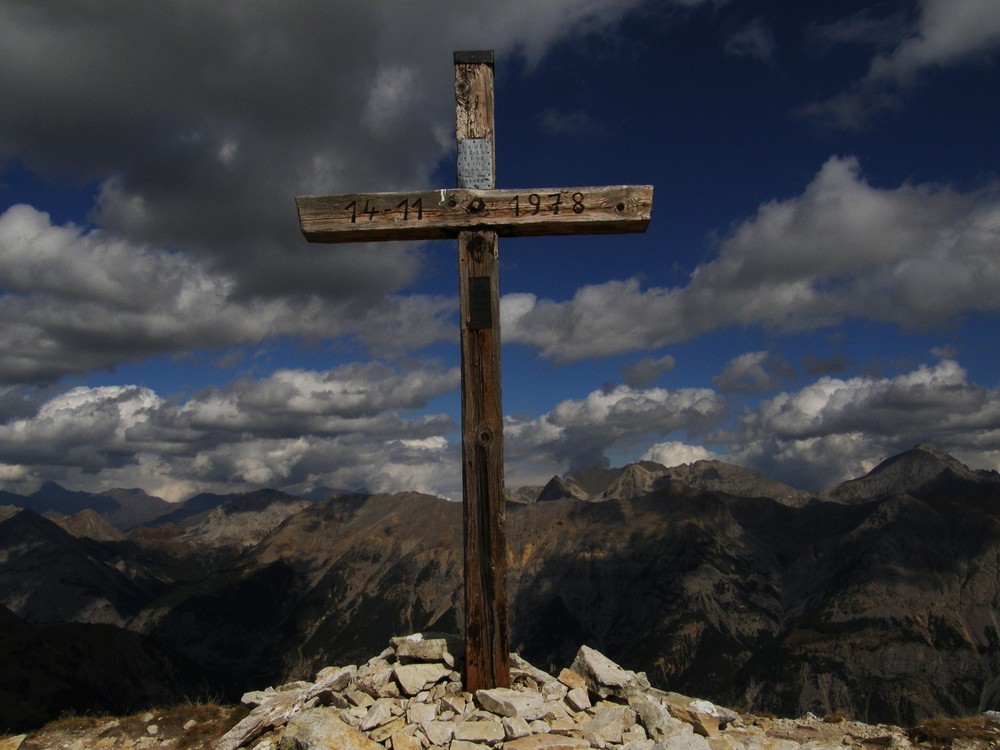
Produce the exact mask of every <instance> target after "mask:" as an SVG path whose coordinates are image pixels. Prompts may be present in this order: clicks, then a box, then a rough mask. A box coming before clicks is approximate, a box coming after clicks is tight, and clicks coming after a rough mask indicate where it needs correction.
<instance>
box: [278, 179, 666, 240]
mask: <svg viewBox="0 0 1000 750" xmlns="http://www.w3.org/2000/svg"><path fill="white" fill-rule="evenodd" d="M295 202H296V205H297V207H298V211H299V225H300V227H301V228H302V233H303V234H304V235H305V237H306V239H307V240H309V241H310V242H328V243H336V242H382V241H388V240H441V239H454V238H456V237H458V234H459V232H462V231H483V230H492V231H494V232H496V233H497V234H498V235H499V236H501V237H533V236H540V235H569V234H625V233H629V232H644V231H646V227H647V226H648V225H649V220H650V217H651V215H652V210H653V187H652V186H651V185H612V186H605V187H570V188H530V189H523V190H506V189H505V190H469V189H459V188H452V189H449V190H426V191H421V192H407V193H345V194H343V195H307V196H300V197H298V198H296V199H295Z"/></svg>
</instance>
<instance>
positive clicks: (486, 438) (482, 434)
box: [477, 427, 493, 445]
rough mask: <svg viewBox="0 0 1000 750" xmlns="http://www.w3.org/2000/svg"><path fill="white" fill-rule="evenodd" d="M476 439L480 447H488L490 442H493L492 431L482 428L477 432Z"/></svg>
mask: <svg viewBox="0 0 1000 750" xmlns="http://www.w3.org/2000/svg"><path fill="white" fill-rule="evenodd" d="M477 437H478V439H479V444H480V445H489V444H490V441H491V440H493V430H491V429H490V428H489V427H484V428H482V429H481V430H480V431H479V435H478V436H477Z"/></svg>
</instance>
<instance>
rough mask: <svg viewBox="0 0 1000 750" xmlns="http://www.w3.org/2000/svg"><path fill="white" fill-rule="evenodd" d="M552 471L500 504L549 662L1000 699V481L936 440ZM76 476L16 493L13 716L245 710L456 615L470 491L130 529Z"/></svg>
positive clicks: (707, 685) (0, 628) (525, 629)
mask: <svg viewBox="0 0 1000 750" xmlns="http://www.w3.org/2000/svg"><path fill="white" fill-rule="evenodd" d="M557 479H558V481H557V480H556V479H554V480H553V481H552V482H550V483H549V484H548V485H547V486H546V487H544V488H537V489H536V490H535V491H533V492H532V491H529V490H524V491H519V492H517V493H513V494H515V495H516V497H515V498H512V502H509V503H508V505H507V514H506V520H507V536H508V563H509V579H508V585H509V591H508V600H509V602H510V609H511V634H512V643H511V646H512V648H513V649H514V650H515V651H517V652H518V653H520V654H521V655H522V656H523V657H524V658H525V659H527V660H528V661H530V662H531V663H533V664H537V665H540V666H541V667H542V668H544V669H546V670H548V671H549V672H550V673H553V674H558V673H559V671H560V670H561V669H562V668H563V667H566V666H568V665H569V664H570V663H571V662H572V661H573V659H574V658H575V655H576V654H577V653H578V650H579V649H580V647H581V646H582V645H588V646H591V647H593V648H595V649H597V650H598V651H600V652H601V653H604V654H607V655H608V656H609V657H610V658H612V659H613V660H614V661H615V662H617V663H619V664H621V665H622V666H623V668H625V669H627V670H633V671H636V672H644V673H646V674H647V675H648V679H649V681H650V683H651V684H652V686H653V687H654V688H655V689H658V690H663V691H668V692H669V691H673V692H677V693H681V694H685V695H692V696H700V697H701V698H704V699H706V700H710V701H712V702H713V703H715V704H717V705H725V706H731V707H735V708H738V709H739V710H740V711H742V712H751V713H748V714H747V715H756V716H757V717H758V718H759V717H761V716H764V715H776V716H784V717H802V716H805V715H806V714H807V713H809V712H811V713H812V714H814V715H815V716H818V717H829V716H836V715H844V716H849V717H851V718H853V719H858V720H863V721H868V722H871V723H872V724H874V725H878V724H879V723H883V722H884V723H887V724H891V725H896V726H906V727H912V726H915V725H916V724H917V723H918V722H920V721H923V720H925V719H928V718H931V717H936V716H952V717H961V716H974V717H975V716H979V715H980V714H982V712H984V711H986V710H989V709H997V708H998V707H1000V677H998V675H1000V623H998V622H997V611H998V601H1000V590H998V587H1000V583H998V582H1000V477H997V476H996V474H995V473H985V472H973V471H970V470H969V469H968V468H967V467H964V466H963V465H962V464H960V463H959V462H957V461H955V459H953V458H952V457H950V456H947V454H943V453H941V452H940V451H937V450H936V449H933V448H932V447H930V446H919V447H918V448H916V449H914V450H912V451H908V452H907V453H904V454H901V455H900V456H896V457H892V458H890V459H888V460H887V461H886V462H884V463H883V464H882V465H880V466H879V467H877V468H876V469H875V470H873V471H872V472H871V473H870V474H869V475H867V476H866V477H862V478H859V479H858V480H854V482H852V483H847V484H846V485H841V486H840V487H839V488H833V489H831V490H830V491H828V492H826V493H821V494H820V495H819V496H813V495H808V494H806V493H799V492H798V491H796V490H793V489H792V488H787V487H785V486H784V485H779V484H778V483H776V482H773V481H772V480H769V479H768V478H767V477H764V476H762V475H759V474H756V473H754V472H749V471H748V470H746V469H744V468H741V467H732V466H728V465H726V464H723V463H720V462H716V461H713V462H697V463H695V464H690V465H687V466H683V467H673V468H667V467H662V466H659V465H658V464H653V463H651V462H643V463H641V464H635V465H632V466H628V467H624V468H622V469H597V470H594V471H591V472H584V473H581V474H578V475H570V476H567V477H562V478H557ZM761 493H771V494H772V495H774V497H770V496H768V495H767V494H761ZM85 494H86V493H69V496H68V497H64V496H63V495H61V494H60V492H59V491H58V489H57V488H56V487H52V486H49V487H47V488H46V490H45V493H43V494H42V495H40V496H39V497H33V498H27V499H26V501H28V502H27V504H29V505H31V506H32V509H25V510H21V509H18V508H13V507H8V508H6V509H3V510H0V663H2V665H3V668H2V669H0V730H3V729H5V728H6V729H9V730H11V731H26V730H28V729H33V728H36V727H38V726H40V725H42V724H43V723H44V722H45V721H46V720H48V719H51V718H54V717H57V716H59V715H60V714H61V713H64V712H66V711H70V712H73V713H76V714H84V715H90V714H94V715H102V714H109V713H110V714H113V715H117V716H132V715H134V714H139V715H143V714H145V713H146V712H147V711H151V710H153V708H154V707H155V706H168V705H173V704H176V703H181V704H183V703H185V702H187V703H189V704H190V703H192V702H194V703H197V702H198V701H205V700H208V701H212V702H221V703H223V704H227V703H236V702H238V701H239V698H240V696H241V695H242V694H243V693H244V692H246V691H247V690H251V689H261V688H263V687H265V686H268V685H281V684H284V683H287V682H290V681H294V680H298V679H305V680H308V679H312V678H313V676H314V675H315V674H316V672H317V671H318V670H320V669H321V668H323V667H324V666H326V665H330V664H363V663H365V662H366V661H367V660H368V659H370V658H371V657H372V656H373V655H374V654H377V653H379V652H380V651H381V650H382V649H383V647H384V645H385V644H386V643H387V642H389V639H390V638H392V637H394V636H397V635H399V634H402V633H412V632H420V631H428V630H435V631H443V632H459V630H460V623H462V621H463V615H462V601H461V599H462V596H461V578H462V547H461V525H462V524H461V511H462V509H461V506H460V504H455V503H449V502H446V501H443V500H441V499H439V498H434V497H429V496H425V495H420V494H418V493H402V494H399V495H393V496H378V495H376V496H364V495H333V496H331V497H329V498H328V499H326V500H322V501H320V502H312V503H307V502H305V501H304V500H303V499H301V498H293V497H290V496H288V495H284V494H282V493H275V492H264V493H251V494H250V495H242V496H229V497H228V498H227V497H226V496H200V497H199V498H197V499H196V500H197V502H195V503H194V504H193V505H192V507H185V506H182V507H180V508H177V507H176V506H168V508H167V511H169V515H167V514H165V513H164V512H163V509H162V508H160V515H159V516H156V517H154V518H148V519H147V520H145V521H144V522H143V524H142V525H140V526H128V525H127V524H126V523H124V522H121V521H119V522H118V524H117V525H115V524H114V523H112V521H113V520H114V519H115V518H118V519H124V518H129V519H134V518H135V513H134V512H132V511H129V510H128V509H126V508H123V506H122V505H121V503H123V502H125V503H127V500H128V498H129V497H132V496H134V495H135V493H134V492H130V491H120V490H119V491H115V493H114V495H107V496H99V497H97V499H96V500H95V501H94V502H93V505H94V507H93V508H91V509H90V511H91V512H87V511H86V509H84V508H80V507H79V506H80V505H81V503H86V498H85V497H82V495H85ZM532 495H533V497H534V499H533V500H532ZM46 498H48V499H47V500H46ZM5 500H7V501H9V500H10V498H9V497H6V498H5ZM193 500H195V499H193ZM529 500H530V502H529ZM56 501H58V503H57V504H58V506H59V507H62V508H64V509H75V510H74V514H75V513H78V512H80V511H84V513H83V515H81V516H78V517H75V518H74V517H72V516H68V517H63V516H62V515H61V514H60V513H59V512H58V511H56V510H55V509H54V508H47V507H45V502H53V503H55V502H56ZM142 502H143V507H144V508H147V509H149V508H155V507H158V506H157V505H156V503H155V502H151V501H150V500H149V499H148V496H147V498H145V499H143V500H142ZM39 511H41V512H43V513H45V514H47V515H48V516H49V517H44V516H42V515H39ZM144 512H145V511H144ZM95 514H96V518H95ZM128 523H131V521H129V522H128ZM122 536H124V539H122V538H121V537H122ZM760 720H761V721H763V719H760ZM817 721H819V720H817ZM820 723H822V722H820ZM161 741H162V739H161Z"/></svg>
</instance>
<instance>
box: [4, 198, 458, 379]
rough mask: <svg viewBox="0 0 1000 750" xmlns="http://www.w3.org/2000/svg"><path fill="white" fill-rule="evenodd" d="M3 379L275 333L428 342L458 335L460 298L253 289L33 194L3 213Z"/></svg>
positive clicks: (53, 374) (377, 344)
mask: <svg viewBox="0 0 1000 750" xmlns="http://www.w3.org/2000/svg"><path fill="white" fill-rule="evenodd" d="M0 286H2V287H3V288H5V289H7V290H8V294H6V295H5V296H3V297H2V298H0V322H2V323H3V326H2V327H0V382H8V383H18V382H35V381H44V380H56V379H58V378H59V377H62V376H64V375H67V374H78V373H85V372H89V371H92V370H100V369H112V368H113V367H114V366H115V365H116V364H118V363H119V362H122V361H138V360H142V359H145V358H147V357H149V356H151V355H154V354H164V353H173V352H180V351H189V350H192V349H198V348H216V347H228V346H232V345H236V344H257V343H260V342H261V341H263V340H265V339H268V338H272V337H276V336H283V335H284V336H293V337H297V338H306V339H313V340H317V339H320V338H325V337H335V336H356V337H358V338H360V339H362V340H364V341H366V342H368V343H369V344H370V345H371V346H372V347H373V348H375V349H379V348H381V346H382V343H381V342H382V341H384V339H385V338H386V337H387V336H392V337H394V338H395V339H396V340H397V341H404V342H406V343H407V344H408V345H409V346H411V347H413V348H419V347H421V346H425V345H427V344H429V343H433V342H435V341H440V340H449V339H451V338H452V337H453V335H454V334H453V326H452V325H450V316H451V315H452V314H453V312H454V307H455V303H454V301H453V300H447V299H434V298H429V297H421V296H413V297H400V296H391V297H388V298H385V299H383V300H382V304H381V305H380V307H379V309H378V310H376V311H368V310H367V309H366V308H365V307H364V306H362V305H361V304H360V303H359V302H358V301H356V300H353V299H351V298H348V299H346V300H332V299H324V298H321V297H318V296H315V295H296V296H289V297H284V298H261V297H245V296H241V295H240V294H239V288H238V281H237V279H236V278H235V277H234V276H233V275H231V274H228V273H219V272H214V271H212V270H211V269H210V268H209V267H208V265H207V264H206V263H204V262H199V261H197V260H196V259H194V258H193V256H192V255H190V254H186V253H169V252H166V251H163V250H159V249H156V248H154V247H152V246H149V245H141V244H134V243H131V242H129V241H126V240H123V239H121V238H119V237H116V236H115V235H114V234H111V233H108V232H105V231H85V230H82V229H80V228H78V227H74V226H53V225H52V224H51V222H50V220H49V217H48V216H47V215H46V214H43V213H41V212H39V211H37V210H35V209H33V208H31V207H30V206H25V205H19V206H13V207H11V208H9V209H8V210H7V211H6V212H4V213H3V214H2V215H0Z"/></svg>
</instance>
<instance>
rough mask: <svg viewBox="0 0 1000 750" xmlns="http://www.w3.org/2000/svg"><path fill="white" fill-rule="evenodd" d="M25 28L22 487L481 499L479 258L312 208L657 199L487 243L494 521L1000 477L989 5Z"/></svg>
mask: <svg viewBox="0 0 1000 750" xmlns="http://www.w3.org/2000/svg"><path fill="white" fill-rule="evenodd" d="M483 5H484V7H478V6H471V5H470V6H467V7H462V8H461V10H459V9H457V7H456V6H455V5H454V4H453V3H448V2H422V3H419V4H418V3H401V2H378V1H375V2H367V3H347V2H343V3H329V2H322V3H321V2H291V3H290V2H280V3H279V2H273V3H272V2H257V3H253V4H252V5H251V4H247V3H240V2H221V1H220V2H213V3H201V4H189V3H179V2H171V1H169V0H165V1H164V2H159V3H155V4H153V3H150V4H147V3H127V2H121V3H114V2H112V3H103V4H97V5H94V4H69V3H62V2H45V1H44V0H32V2H25V3H21V2H8V1H6V0H3V1H0V94H2V97H3V101H4V107H3V109H2V111H0V290H2V296H0V487H2V488H4V489H7V490H10V491H15V492H30V491H32V490H33V489H34V488H36V487H37V486H38V485H39V484H40V483H41V482H43V481H46V480H55V481H58V482H60V483H62V484H64V485H65V486H67V487H71V488H73V489H85V490H91V491H99V490H103V489H107V488H111V487H142V488H143V489H145V490H146V491H147V492H150V493H151V494H156V495H159V496H161V497H164V498H167V499H170V500H177V499H183V498H185V497H187V496H189V495H191V494H193V493H195V492H199V491H205V490H211V491H241V490H248V489H254V488H258V487H265V486H267V487H278V488H282V489H286V490H288V491H291V492H304V491H307V490H310V489H312V488H315V487H318V486H329V487H334V488H343V489H357V488H366V489H369V490H373V491H394V490H404V489H418V490H423V491H427V492H433V493H436V494H439V495H442V496H446V497H452V498H456V499H457V498H458V497H460V495H461V475H460V467H459V462H458V459H459V455H458V451H459V447H458V420H459V416H458V384H459V374H458V369H457V366H458V336H457V332H458V327H457V326H458V323H457V267H456V254H457V253H456V248H455V243H454V242H450V241H437V242H429V243H386V244H378V245H375V244H373V245H345V246H325V245H310V244H308V243H306V242H305V241H304V240H303V239H302V237H301V235H300V234H299V232H298V226H297V220H296V214H295V207H294V201H293V199H294V197H295V196H296V195H303V194H324V193H344V192H356V191H357V192H360V191H396V190H409V189H429V188H438V187H451V186H453V185H454V181H455V177H454V171H455V168H454V160H455V152H454V97H453V93H452V87H453V76H454V71H453V65H452V52H453V51H455V50H465V49H492V50H494V51H495V54H496V148H497V185H498V187H503V188H529V187H531V188H536V187H537V188H541V187H563V186H566V187H569V186H574V187H575V186H587V185H611V184H652V185H654V186H655V197H654V207H653V219H652V222H651V224H650V227H649V230H648V231H647V232H646V233H645V234H643V235H623V236H612V237H608V236H604V237H562V238H554V237H553V238H547V237H542V238H519V239H505V240H502V241H501V244H500V258H501V276H500V286H501V294H502V295H503V296H502V301H501V318H502V336H503V341H504V346H503V353H502V366H503V398H504V412H505V415H506V427H505V455H506V466H507V485H508V486H509V487H514V488H516V487H518V486H521V485H525V484H542V483H544V482H545V481H546V480H547V479H548V478H550V477H551V476H552V475H554V474H563V473H566V472H567V471H569V470H571V469H574V468H583V467H586V466H590V465H594V464H610V465H622V464H624V463H627V462H630V461H635V460H639V459H641V458H651V459H654V460H658V461H660V462H662V463H665V464H668V465H671V464H677V463H685V462H690V461H694V460H698V459H701V458H721V459H722V460H726V461H730V462H733V463H738V464H743V465H747V466H750V467H753V468H756V469H759V470H762V471H766V472H768V473H770V474H772V475H773V476H776V477H777V478H779V479H782V480H784V481H787V482H789V483H791V484H794V485H796V486H799V487H803V488H806V489H812V490H818V489H822V488H824V487H827V486H830V485H832V484H834V483H836V482H838V481H841V480H843V479H846V478H849V477H853V476H857V475H859V474H861V473H863V472H865V471H867V470H868V469H870V468H872V467H873V466H874V465H875V464H876V463H877V462H878V461H880V460H881V459H883V458H885V457H887V456H889V455H892V454H894V453H897V452H900V451H902V450H906V449H908V448H910V447H912V446H913V445H915V444H917V443H921V442H932V443H935V444H936V445H938V446H939V447H941V448H942V449H944V450H947V451H949V452H951V453H953V454H954V455H955V456H957V457H958V458H960V459H961V460H963V461H965V462H966V463H968V464H969V465H970V466H971V467H973V468H983V469H1000V378H998V374H997V373H998V371H1000V368H998V363H1000V355H998V354H997V351H998V347H997V346H996V338H997V333H998V330H1000V325H998V323H1000V139H998V138H997V137H996V133H998V132H1000V77H998V64H1000V3H997V2H996V0H923V1H922V2H921V1H916V0H884V1H880V2H850V1H845V0H836V1H833V0H830V1H825V0H816V1H814V2H808V3H803V2H798V1H790V2H762V1H754V0H728V2H727V1H724V0H673V1H671V0H660V1H659V2H642V1H641V0H632V1H626V0H622V1H620V2H596V1H595V0H573V2H568V1H567V2H564V1H563V0H549V2H546V3H527V2H518V1H516V0H509V1H507V2H503V1H502V0H497V1H496V2H492V3H489V4H483Z"/></svg>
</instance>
